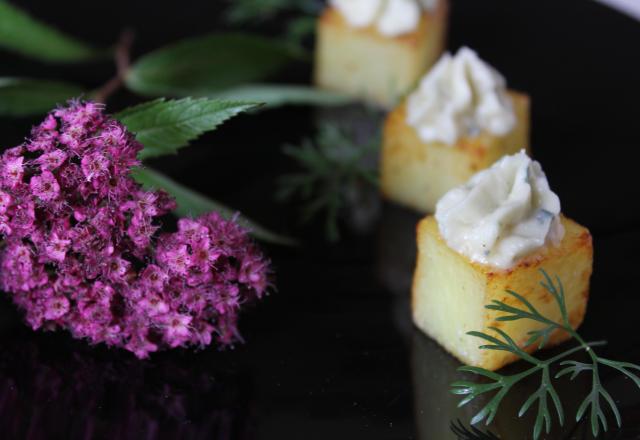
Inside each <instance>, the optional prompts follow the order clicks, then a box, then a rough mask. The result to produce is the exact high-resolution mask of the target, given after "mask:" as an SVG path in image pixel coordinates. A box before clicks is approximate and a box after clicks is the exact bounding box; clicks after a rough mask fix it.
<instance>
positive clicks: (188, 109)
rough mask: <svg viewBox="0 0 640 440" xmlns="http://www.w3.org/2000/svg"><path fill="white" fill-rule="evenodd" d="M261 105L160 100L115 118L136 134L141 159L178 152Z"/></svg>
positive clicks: (129, 109) (202, 100) (186, 99)
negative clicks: (226, 122) (139, 145)
mask: <svg viewBox="0 0 640 440" xmlns="http://www.w3.org/2000/svg"><path fill="white" fill-rule="evenodd" d="M258 105H259V104H256V103H251V102H239V101H235V102H232V101H219V100H214V99H207V98H200V99H191V98H184V99H180V100H169V101H166V100H164V99H162V98H161V99H157V100H155V101H151V102H146V103H143V104H140V105H138V106H135V107H131V108H128V109H125V110H123V111H122V112H120V113H118V114H116V115H115V118H116V119H118V120H119V121H120V122H122V123H123V124H124V125H126V126H127V128H128V129H129V130H131V131H132V132H134V133H135V134H136V138H137V139H138V141H140V143H142V145H144V149H143V150H142V151H141V152H140V154H139V157H140V159H148V158H150V157H157V156H164V155H167V154H175V153H176V152H177V151H178V149H179V148H182V147H184V146H186V145H188V144H189V142H190V141H192V140H194V139H196V138H197V137H198V136H200V135H201V134H203V133H205V132H207V131H211V130H214V129H215V128H216V127H217V126H219V125H220V124H221V123H223V122H224V121H226V120H228V119H229V118H232V117H233V116H236V115H237V114H239V113H241V112H243V111H245V110H248V109H251V108H254V107H256V106H258Z"/></svg>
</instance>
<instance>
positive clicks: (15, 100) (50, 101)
mask: <svg viewBox="0 0 640 440" xmlns="http://www.w3.org/2000/svg"><path fill="white" fill-rule="evenodd" d="M0 4H1V3H0ZM80 94H82V88H81V87H79V86H76V85H74V84H69V83H64V82H58V81H48V80H40V79H28V78H0V116H30V115H35V114H40V113H45V112H48V111H49V110H51V109H52V108H53V107H55V105H56V104H62V103H64V102H65V101H67V100H68V99H70V98H73V97H76V96H78V95H80Z"/></svg>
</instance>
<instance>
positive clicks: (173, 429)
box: [0, 335, 251, 440]
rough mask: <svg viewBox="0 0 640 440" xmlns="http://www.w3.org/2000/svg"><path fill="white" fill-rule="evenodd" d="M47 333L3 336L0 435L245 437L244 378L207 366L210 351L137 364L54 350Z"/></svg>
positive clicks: (110, 355) (96, 353)
mask: <svg viewBox="0 0 640 440" xmlns="http://www.w3.org/2000/svg"><path fill="white" fill-rule="evenodd" d="M49 336H52V335H46V336H45V337H49ZM53 338H54V339H55V341H53V339H50V340H49V342H52V341H53V343H50V344H43V343H42V341H39V342H38V343H35V342H32V341H29V340H28V339H27V338H11V337H5V338H3V339H4V341H2V344H1V345H2V348H1V350H0V430H2V434H1V435H0V437H2V438H7V439H13V438H15V439H18V438H19V439H23V438H28V439H56V438H64V439H75V438H81V439H90V438H108V439H136V440H137V439H151V438H153V439H156V438H160V439H162V438H171V439H174V438H179V439H219V440H226V439H238V438H239V439H243V438H247V436H248V433H249V429H250V427H251V423H249V421H250V419H251V417H250V414H249V413H250V410H249V396H248V393H249V389H248V387H247V386H246V385H245V384H246V383H247V382H248V381H247V380H243V377H242V374H238V373H236V372H232V371H225V370H224V369H221V368H215V367H212V364H213V363H214V362H216V363H217V360H216V356H215V355H216V353H208V352H203V353H201V356H199V357H198V359H197V361H198V363H197V364H196V363H192V362H193V361H194V358H193V356H185V357H184V358H181V357H180V356H181V354H180V353H178V354H166V355H162V356H161V357H159V358H158V359H157V360H154V361H143V362H141V361H137V360H133V359H131V358H130V357H127V356H124V355H122V356H120V355H119V354H118V353H115V352H114V351H107V350H95V349H87V350H86V351H85V352H83V351H82V350H80V349H76V350H69V351H66V350H61V349H60V345H61V344H63V345H64V343H65V341H64V340H60V339H59V338H58V339H56V337H55V336H53ZM25 339H27V340H26V342H25ZM53 347H57V348H55V349H54V348H53ZM71 352H75V353H73V354H70V353H71ZM184 354H186V353H184Z"/></svg>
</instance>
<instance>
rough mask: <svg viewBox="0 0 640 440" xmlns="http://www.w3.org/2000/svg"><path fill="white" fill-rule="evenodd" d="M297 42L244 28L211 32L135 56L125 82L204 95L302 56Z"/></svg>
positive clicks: (140, 88) (145, 90)
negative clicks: (239, 31)
mask: <svg viewBox="0 0 640 440" xmlns="http://www.w3.org/2000/svg"><path fill="white" fill-rule="evenodd" d="M305 58H306V54H305V53H304V51H303V50H302V49H300V48H299V47H297V46H291V45H288V44H284V43H282V42H280V41H277V40H271V39H268V38H264V37H260V36H254V35H248V34H213V35H207V36H204V37H198V38H192V39H188V40H184V41H181V42H179V43H176V44H173V45H171V46H167V47H164V48H161V49H158V50H156V51H154V52H151V53H149V54H148V55H145V56H143V57H142V58H140V59H139V60H138V61H137V62H136V63H135V64H134V65H133V66H132V67H131V69H130V70H129V72H128V74H127V76H126V78H125V82H126V85H127V86H128V87H129V88H130V89H131V90H133V91H135V92H137V93H140V94H143V95H149V96H175V97H183V96H208V95H211V94H213V93H216V92H220V91H222V90H224V89H227V88H230V87H235V86H239V85H241V84H246V83H249V82H254V81H258V80H261V79H263V78H266V77H268V76H270V75H272V74H274V73H277V72H278V71H279V70H281V69H282V68H283V67H284V66H286V65H287V64H288V63H290V62H291V61H294V60H301V59H305Z"/></svg>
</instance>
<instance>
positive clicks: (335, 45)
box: [315, 0, 448, 108]
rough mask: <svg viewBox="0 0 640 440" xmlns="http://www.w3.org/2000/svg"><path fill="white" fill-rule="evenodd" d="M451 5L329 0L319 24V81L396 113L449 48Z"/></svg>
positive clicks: (443, 1) (431, 0)
mask: <svg viewBox="0 0 640 440" xmlns="http://www.w3.org/2000/svg"><path fill="white" fill-rule="evenodd" d="M447 2H448V0H329V6H328V7H327V9H326V10H325V11H324V13H323V14H322V15H321V17H320V18H319V21H318V33H317V35H318V40H317V41H318V42H317V48H316V71H315V81H316V84H317V85H318V86H319V87H322V88H325V89H328V90H333V91H336V92H343V93H346V94H349V95H351V96H355V97H358V98H362V99H363V100H365V101H367V102H369V103H371V104H374V105H378V106H382V107H385V108H390V107H391V106H393V105H394V104H395V103H396V102H397V101H398V99H399V98H401V97H402V96H403V95H404V94H405V93H407V92H408V91H409V90H411V89H412V88H413V87H414V86H415V84H416V82H417V81H418V80H419V78H420V77H421V76H422V75H423V74H424V72H425V71H426V70H427V69H428V68H429V67H431V66H432V65H433V64H434V63H435V62H436V60H437V59H438V57H439V56H440V55H441V54H442V51H443V48H444V40H445V32H446V22H447V9H448V4H447Z"/></svg>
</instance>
